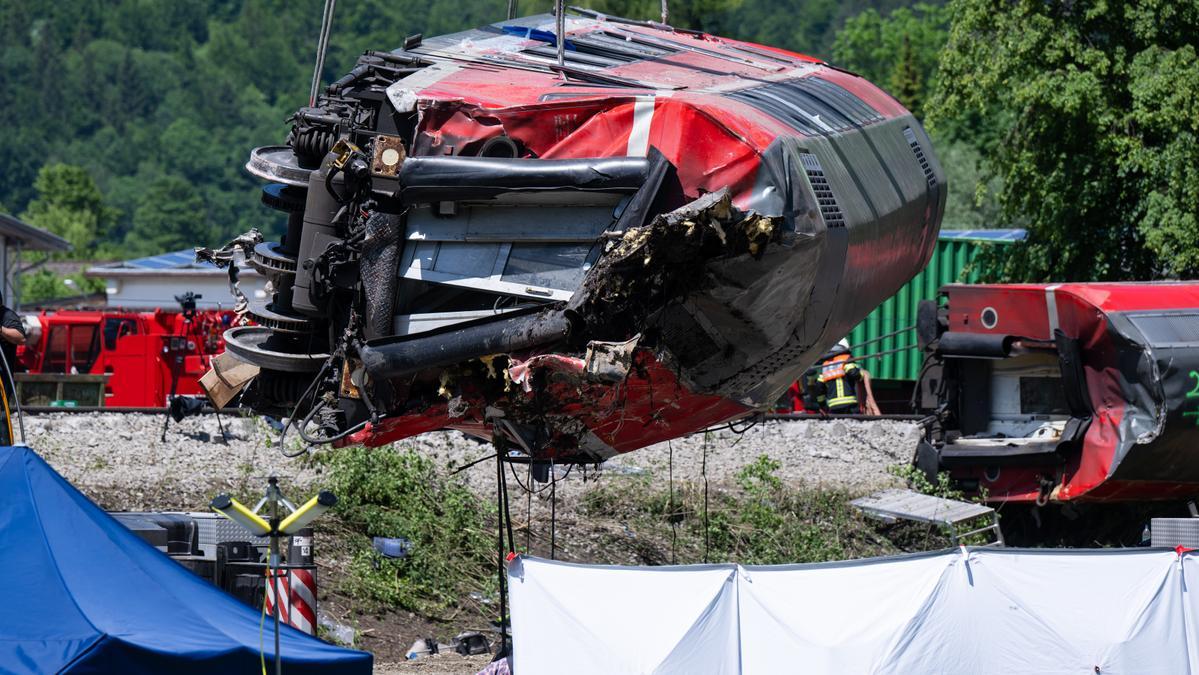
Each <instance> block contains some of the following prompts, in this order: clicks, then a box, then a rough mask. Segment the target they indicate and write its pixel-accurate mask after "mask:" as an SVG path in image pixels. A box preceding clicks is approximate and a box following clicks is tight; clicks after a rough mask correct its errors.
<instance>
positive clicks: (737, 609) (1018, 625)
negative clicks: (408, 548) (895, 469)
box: [509, 549, 1199, 675]
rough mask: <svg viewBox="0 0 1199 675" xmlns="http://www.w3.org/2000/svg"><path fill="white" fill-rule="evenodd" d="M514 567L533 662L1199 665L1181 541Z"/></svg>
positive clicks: (786, 667)
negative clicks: (786, 559) (796, 559)
mask: <svg viewBox="0 0 1199 675" xmlns="http://www.w3.org/2000/svg"><path fill="white" fill-rule="evenodd" d="M509 581H510V586H509V588H510V594H511V604H512V634H513V640H514V647H513V666H514V667H513V670H514V672H515V673H518V674H519V675H538V674H540V673H547V674H548V673H555V674H557V673H574V674H579V675H582V674H586V673H596V674H597V675H599V674H603V675H617V674H620V673H687V674H691V673H747V674H753V675H759V674H766V673H784V672H802V673H967V672H968V673H1079V674H1081V673H1091V674H1094V673H1163V674H1164V673H1170V674H1174V673H1196V674H1199V599H1196V597H1195V593H1199V560H1197V558H1196V554H1179V553H1176V552H1174V551H1170V550H1162V549H1132V550H1129V549H1124V550H1051V549H1031V550H1030V549H1024V550H1019V549H961V550H953V551H946V552H940V553H930V554H921V555H914V556H906V557H897V558H876V559H871V560H859V561H850V562H837V563H824V564H812V565H783V566H772V567H742V566H740V565H694V566H678V567H617V566H599V565H575V564H569V563H560V562H552V561H548V560H542V559H539V558H527V557H523V558H517V559H515V560H514V561H513V562H512V563H511V566H510V568H509ZM1190 589H1195V592H1191V590H1190Z"/></svg>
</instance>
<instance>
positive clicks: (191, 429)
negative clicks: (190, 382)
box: [25, 413, 919, 510]
mask: <svg viewBox="0 0 1199 675" xmlns="http://www.w3.org/2000/svg"><path fill="white" fill-rule="evenodd" d="M222 419H223V421H224V424H225V429H226V431H227V437H228V444H225V443H222V442H221V434H220V430H219V428H218V426H217V421H216V418H215V417H212V416H205V417H198V418H189V419H185V420H184V421H183V422H179V423H176V422H173V421H172V422H171V424H170V427H169V428H168V430H167V434H166V441H165V442H164V441H162V440H161V439H160V436H161V434H162V424H163V418H162V417H160V416H157V415H142V414H123V413H95V414H47V415H36V416H35V415H30V416H27V417H26V420H25V427H26V432H27V436H28V444H29V445H30V446H31V447H32V448H33V449H34V450H36V451H37V452H38V453H39V454H41V455H42V456H43V457H44V458H45V459H46V460H47V461H48V462H50V464H51V465H52V466H54V468H55V469H57V470H58V471H59V472H60V473H62V474H63V475H64V476H65V477H66V478H67V479H68V480H70V481H71V482H72V483H73V484H74V485H75V486H76V487H78V488H79V489H81V490H82V491H83V492H84V493H86V494H87V495H88V496H90V497H92V498H93V499H95V500H96V501H97V502H99V503H100V504H101V505H102V506H104V507H105V508H107V509H112V510H155V509H158V510H166V509H202V508H206V505H207V503H208V501H209V500H210V499H211V498H212V497H213V496H214V495H215V494H217V493H219V492H233V493H235V494H236V493H245V492H246V491H248V492H250V493H257V492H259V491H260V490H261V486H262V485H263V484H264V482H265V480H266V478H267V476H270V475H278V476H279V477H280V479H281V481H282V482H283V483H284V485H285V486H286V485H295V486H297V489H298V488H300V487H303V488H305V489H307V488H308V487H310V486H312V485H315V484H317V483H319V478H320V475H319V473H318V472H317V470H316V469H315V468H314V467H313V466H312V464H311V462H305V461H303V460H302V459H288V458H286V457H284V456H283V455H282V454H281V453H280V452H279V450H278V448H277V445H276V441H277V440H278V434H277V433H276V432H275V431H274V430H272V429H271V428H270V427H268V426H267V425H266V423H265V422H263V421H261V420H259V419H256V418H242V417H228V416H226V417H223V418H222ZM918 438H919V430H918V429H917V427H916V426H915V425H913V424H910V423H907V422H894V421H874V422H863V421H857V420H832V421H823V420H819V421H818V420H800V421H769V422H763V423H761V424H758V425H756V426H754V427H752V428H750V429H749V430H747V431H745V432H744V433H740V434H738V433H734V432H733V431H731V430H728V429H725V430H721V431H716V432H712V433H710V434H708V435H707V436H706V437H705V435H704V434H696V435H693V436H689V437H686V438H681V439H677V440H674V441H671V442H670V443H669V444H668V443H659V444H657V445H654V446H651V447H648V448H645V449H643V450H638V451H636V452H632V453H628V454H626V455H621V456H619V457H616V458H614V459H612V460H609V461H608V462H607V463H606V464H605V466H604V468H603V470H602V471H601V475H604V474H626V473H641V472H648V473H649V474H650V476H651V477H652V478H661V480H666V479H667V475H668V473H669V468H670V466H669V465H670V457H671V455H672V454H673V468H674V478H675V480H677V481H698V480H701V479H702V475H701V474H702V473H703V472H704V467H705V461H704V457H705V454H706V474H707V477H708V479H709V481H712V482H715V483H721V482H726V481H731V480H732V478H733V477H734V476H735V475H736V473H737V471H738V470H739V469H740V468H741V467H743V466H745V465H746V464H748V463H750V462H753V461H754V460H755V459H757V457H759V456H760V455H766V456H768V457H770V458H771V459H774V460H775V461H777V462H779V464H780V465H781V468H780V469H779V475H780V476H781V477H782V478H783V480H785V481H789V482H790V481H803V482H806V483H809V484H819V485H826V486H837V487H844V488H847V489H849V490H852V491H855V492H857V491H860V492H868V491H871V490H874V489H878V488H880V487H886V486H889V485H894V484H896V479H895V478H894V477H893V476H892V475H891V474H889V473H888V471H887V469H888V467H889V466H892V465H896V464H903V463H906V462H908V461H909V460H910V459H911V456H912V452H913V451H914V449H915V446H916V441H917V439H918ZM399 445H400V446H402V447H411V448H413V449H414V450H416V451H417V452H420V453H422V454H425V455H427V456H429V457H431V458H433V459H434V460H435V461H436V462H437V464H438V465H440V466H443V467H446V470H447V472H448V471H450V470H452V469H453V468H454V467H460V466H462V465H464V464H465V463H467V462H470V461H472V460H475V459H479V458H481V457H486V456H487V455H489V454H491V453H492V450H491V448H490V446H488V445H486V444H483V443H480V442H478V441H476V440H474V439H471V438H468V437H466V436H464V435H462V434H460V433H458V432H455V431H446V432H436V433H430V434H425V435H423V436H420V437H417V438H412V439H407V440H404V441H401V442H400V443H399ZM318 452H320V451H318ZM460 475H461V476H463V477H464V478H465V479H466V480H467V482H468V483H469V484H470V485H471V487H472V488H474V489H475V490H476V491H477V492H479V493H480V494H481V495H486V496H491V495H494V482H495V472H494V464H492V463H491V462H483V463H482V464H479V465H477V466H475V467H473V468H471V469H468V470H466V471H464V472H462V473H461V474H460ZM592 475H594V472H593V473H592ZM581 485H582V480H581V473H580V472H574V473H572V474H571V476H570V477H569V478H567V479H566V480H565V481H562V482H561V483H560V485H559V488H560V490H563V491H564V492H560V493H559V494H560V496H562V497H569V496H570V493H571V492H572V491H573V490H572V488H574V487H575V486H580V487H581Z"/></svg>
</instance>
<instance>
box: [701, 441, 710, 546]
mask: <svg viewBox="0 0 1199 675" xmlns="http://www.w3.org/2000/svg"><path fill="white" fill-rule="evenodd" d="M708 438H709V434H708V433H707V432H704V458H703V461H702V462H701V463H700V469H699V470H700V474H701V475H703V477H704V562H705V563H706V562H708Z"/></svg>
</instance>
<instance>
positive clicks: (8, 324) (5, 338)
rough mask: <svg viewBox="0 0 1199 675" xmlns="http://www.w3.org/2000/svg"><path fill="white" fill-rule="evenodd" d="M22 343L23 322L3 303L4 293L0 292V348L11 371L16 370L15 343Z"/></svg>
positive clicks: (23, 334) (23, 335) (23, 339)
mask: <svg viewBox="0 0 1199 675" xmlns="http://www.w3.org/2000/svg"><path fill="white" fill-rule="evenodd" d="M23 344H25V324H24V323H22V322H21V315H19V314H17V313H16V312H14V311H12V310H11V309H9V308H8V305H5V304H4V294H3V293H2V292H0V350H3V352H4V358H5V360H6V361H8V367H9V369H10V370H11V371H12V372H16V371H17V345H23Z"/></svg>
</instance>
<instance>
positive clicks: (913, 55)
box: [0, 0, 1199, 294]
mask: <svg viewBox="0 0 1199 675" xmlns="http://www.w3.org/2000/svg"><path fill="white" fill-rule="evenodd" d="M549 4H550V3H549V1H548V0H539V1H538V2H529V1H528V0H525V1H524V2H521V3H520V6H519V8H520V13H522V14H525V13H533V12H539V11H546V10H547V9H548V6H549ZM506 6H507V2H506V0H454V1H453V2H450V1H448V0H388V1H386V2H385V1H383V0H342V1H341V2H339V3H338V5H337V13H336V17H335V20H334V24H333V32H332V36H331V38H330V48H329V53H328V58H327V61H326V66H325V72H324V77H325V81H326V82H328V81H331V80H332V79H334V78H336V77H338V76H340V75H341V74H342V73H344V72H345V71H346V70H347V69H348V68H349V67H350V66H351V64H352V63H353V61H354V60H355V59H356V58H357V55H359V54H360V53H361V52H362V51H363V50H364V49H367V48H392V47H394V46H396V45H398V44H400V42H401V41H402V40H403V38H404V36H406V35H409V34H412V33H417V32H421V33H424V34H426V35H433V34H439V33H444V32H449V31H453V30H457V29H461V28H465V27H469V26H474V25H479V24H483V23H487V22H492V21H495V20H497V19H499V18H502V16H503V15H504V12H505V11H506ZM590 6H591V7H593V8H595V9H598V10H600V11H605V12H609V13H612V14H619V15H623V16H630V17H636V18H657V17H658V11H659V0H602V1H601V2H599V3H590ZM321 7H322V0H188V1H186V2H184V1H179V0H63V1H61V2H56V3H46V2H44V1H43V0H0V92H2V95H0V114H2V115H3V117H4V119H5V123H6V124H5V126H6V133H5V134H3V135H2V136H0V210H3V211H6V212H10V213H13V214H16V215H18V216H20V217H22V218H24V219H26V220H28V221H29V222H32V223H34V224H37V225H39V226H42V227H46V228H48V229H51V230H52V231H55V232H57V233H59V234H62V235H63V236H65V237H67V238H68V239H70V240H71V241H72V242H73V243H74V244H75V246H76V253H75V254H74V255H75V256H76V257H78V258H81V259H94V258H121V257H131V256H136V255H144V254H154V253H159V252H162V251H168V250H175V249H180V248H185V247H187V246H190V245H194V244H196V243H205V242H217V241H219V240H221V239H223V238H226V237H228V236H230V235H233V234H236V233H239V232H242V231H244V230H246V229H248V228H249V227H252V226H256V227H259V228H260V229H265V230H272V229H274V228H277V227H278V226H279V223H278V222H275V221H272V220H271V218H272V215H271V213H270V211H268V210H267V209H263V208H260V207H259V206H258V203H257V202H258V181H256V180H253V179H251V178H250V177H249V176H248V175H247V174H246V173H245V172H244V171H243V169H242V165H243V164H244V162H245V159H246V156H247V153H248V150H249V149H250V148H251V147H253V146H256V145H262V144H265V143H270V142H280V141H282V140H283V138H284V136H285V134H286V124H285V121H286V119H287V117H288V116H289V115H290V113H291V112H292V111H294V110H295V109H296V108H297V107H298V106H299V105H301V104H303V103H304V102H305V101H306V97H307V92H308V86H309V81H310V78H311V68H312V66H311V64H312V62H313V59H314V52H315V43H316V36H317V33H318V29H319V22H320V17H321ZM671 22H672V23H674V24H675V25H680V26H686V27H690V28H698V29H703V30H708V31H711V32H713V33H717V34H724V35H729V36H733V37H739V38H745V39H749V40H754V41H759V42H764V43H767V44H773V45H778V46H781V47H786V48H790V49H795V50H798V51H802V52H806V53H810V54H813V55H817V56H820V57H823V58H826V59H828V60H829V61H830V62H832V63H834V64H835V65H838V66H842V67H845V68H848V69H850V70H854V71H856V72H859V73H861V74H862V75H864V76H866V77H867V78H869V79H871V80H872V81H874V82H876V83H878V84H880V85H881V86H883V87H885V88H887V89H888V90H889V91H890V92H891V93H892V94H894V95H895V96H896V97H897V98H899V99H900V100H901V101H902V102H904V103H905V104H906V105H908V106H909V107H910V108H911V109H912V110H913V111H915V112H916V113H917V115H918V116H920V117H921V118H923V119H925V120H926V122H927V123H928V125H929V128H930V131H931V132H932V134H933V137H934V142H935V144H936V147H937V151H938V155H939V156H940V158H941V160H942V163H943V164H945V166H946V170H947V173H948V175H949V179H950V185H951V191H950V195H951V197H950V207H949V211H948V214H947V218H946V225H947V226H948V227H1003V226H1023V227H1028V228H1029V229H1030V232H1031V235H1032V236H1031V238H1030V243H1029V245H1028V246H1025V247H1021V249H1020V253H1019V254H1018V255H1016V256H1014V257H1013V259H1012V260H1010V261H1008V262H1005V263H1004V264H1005V265H1006V268H1004V269H1002V270H1000V269H999V268H998V267H997V268H996V271H1000V272H1003V273H1005V274H1008V275H1009V276H1012V277H1022V278H1045V277H1057V278H1092V277H1096V278H1130V277H1158V276H1171V275H1173V276H1179V275H1193V274H1194V273H1195V272H1196V271H1199V249H1197V248H1196V247H1195V246H1194V243H1193V242H1194V241H1195V239H1196V235H1199V225H1197V222H1199V220H1197V214H1199V172H1197V171H1196V169H1195V167H1196V166H1199V161H1196V160H1199V143H1197V142H1196V138H1197V137H1199V133H1197V132H1199V103H1197V102H1196V99H1197V97H1199V93H1197V92H1199V75H1197V73H1199V65H1197V60H1196V55H1195V48H1194V46H1193V44H1192V43H1193V36H1194V35H1195V34H1196V31H1197V30H1199V3H1197V2H1195V0H1185V1H1184V2H1172V1H1167V0H1143V1H1140V2H1133V1H1128V2H1122V1H1119V0H1111V1H1110V2H1104V3H1074V2H1065V1H1064V0H1063V1H1060V2H1054V1H1049V2H1045V1H1043V0H1010V1H1008V0H1003V1H1001V0H950V1H949V2H948V3H945V4H943V3H935V2H934V3H924V2H922V3H913V2H909V1H904V0H843V1H838V0H695V1H692V2H681V1H676V2H674V3H673V5H672V7H671ZM1076 238H1077V241H1076ZM40 281H42V282H47V283H48V284H49V286H47V287H46V288H45V289H43V291H42V292H44V293H47V294H53V293H54V292H57V291H55V288H54V280H53V279H45V278H43V279H41V280H40ZM62 290H64V288H63V287H61V286H60V287H59V288H58V291H62Z"/></svg>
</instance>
